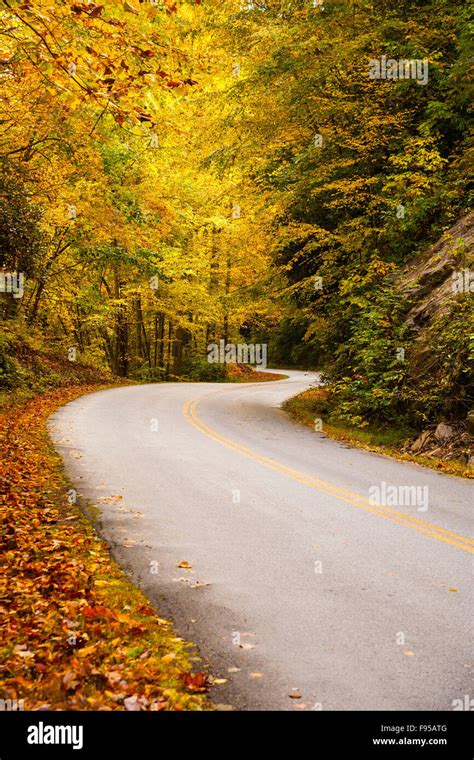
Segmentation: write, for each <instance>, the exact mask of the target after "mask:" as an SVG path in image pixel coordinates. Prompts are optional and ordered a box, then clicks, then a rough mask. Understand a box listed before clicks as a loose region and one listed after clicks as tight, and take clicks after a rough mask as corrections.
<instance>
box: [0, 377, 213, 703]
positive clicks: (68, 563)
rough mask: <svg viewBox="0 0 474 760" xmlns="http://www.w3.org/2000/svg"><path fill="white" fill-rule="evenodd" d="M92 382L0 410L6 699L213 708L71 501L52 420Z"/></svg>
mask: <svg viewBox="0 0 474 760" xmlns="http://www.w3.org/2000/svg"><path fill="white" fill-rule="evenodd" d="M94 389H96V386H91V387H78V386H75V387H68V388H62V389H58V390H54V391H52V392H49V393H47V394H45V395H42V396H36V397H34V398H31V399H29V400H28V401H27V402H26V403H23V404H21V405H16V406H15V405H14V406H12V407H10V408H9V409H8V410H7V411H6V412H5V413H4V414H3V415H2V417H3V419H2V420H1V422H2V429H3V431H4V436H3V437H4V440H3V444H2V447H3V451H4V456H3V462H2V466H1V470H0V474H1V483H2V493H3V497H2V509H1V518H0V519H1V531H0V535H1V538H0V546H1V559H0V568H1V569H0V572H1V581H0V624H1V627H2V634H3V635H2V641H1V644H0V698H2V699H17V700H20V699H22V700H24V709H25V710H34V709H38V708H40V707H43V708H49V709H53V710H55V709H72V710H140V709H141V710H201V709H209V705H208V703H207V701H206V697H205V695H204V692H205V691H206V688H207V686H206V685H207V678H206V676H205V674H203V673H200V672H198V673H194V674H192V673H191V661H192V659H193V660H195V659H196V658H195V657H192V651H191V650H190V647H189V645H188V644H186V643H185V642H184V641H183V640H182V639H180V638H179V637H177V636H176V635H175V634H174V632H173V629H172V626H171V624H170V623H169V622H167V621H166V620H162V619H161V618H159V617H158V614H157V612H156V610H155V609H153V608H152V607H151V606H150V603H149V601H148V600H147V598H146V597H145V596H144V595H143V594H142V593H141V592H140V591H139V590H137V589H136V588H135V587H134V586H133V585H132V583H131V582H130V581H129V580H128V579H127V577H126V576H125V574H124V573H123V572H122V570H121V569H120V568H119V567H118V565H117V564H116V563H115V562H114V560H113V559H112V558H111V556H110V554H109V550H108V547H107V545H106V544H105V543H104V541H102V540H101V539H100V538H99V537H98V536H97V534H96V533H95V532H94V530H93V528H92V526H91V525H90V524H89V523H88V521H87V520H86V519H85V517H84V516H83V515H82V513H81V511H80V509H79V507H78V506H76V505H73V504H69V503H68V499H67V490H68V485H67V482H66V480H65V477H64V474H63V472H62V467H61V460H60V458H59V456H58V455H57V454H56V453H55V452H54V449H53V448H52V445H51V443H50V441H49V438H48V436H47V432H46V429H45V424H46V421H47V419H48V417H49V416H50V415H51V414H52V412H53V411H54V410H55V409H56V408H57V407H58V406H61V405H62V404H64V403H67V402H68V401H71V400H72V399H74V398H76V397H77V396H79V395H81V394H83V393H85V392H88V391H92V390H94Z"/></svg>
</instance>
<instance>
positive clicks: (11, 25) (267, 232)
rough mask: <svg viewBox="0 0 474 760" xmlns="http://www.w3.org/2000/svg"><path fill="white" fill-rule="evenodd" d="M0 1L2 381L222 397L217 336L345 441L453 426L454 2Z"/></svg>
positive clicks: (466, 353) (457, 84) (463, 374)
mask: <svg viewBox="0 0 474 760" xmlns="http://www.w3.org/2000/svg"><path fill="white" fill-rule="evenodd" d="M1 10H2V14H1V43H0V65H1V69H0V72H1V73H0V77H1V101H0V109H1V111H0V197H1V210H0V252H1V262H0V266H1V268H2V276H1V283H0V284H1V289H2V291H3V292H2V294H1V295H0V299H1V310H2V337H1V343H0V355H1V356H0V371H1V381H2V384H3V385H4V387H5V388H6V389H11V388H14V387H15V386H17V385H21V384H22V383H23V384H28V383H30V382H33V379H32V377H31V374H34V370H32V369H31V366H30V367H29V369H28V365H27V363H26V364H25V363H24V362H23V363H22V361H21V357H22V356H24V357H25V356H28V355H29V352H31V351H36V352H39V353H42V354H43V355H48V354H49V355H51V354H54V355H62V356H64V358H65V359H67V360H69V361H71V362H77V363H78V364H87V365H93V366H96V367H99V368H105V367H108V368H109V370H110V372H111V373H113V374H114V375H118V376H122V377H127V378H131V379H133V380H138V381H144V382H148V381H161V380H170V379H171V380H176V379H177V378H183V379H194V380H213V379H215V380H222V379H225V367H222V366H220V365H218V364H216V365H211V364H209V363H208V361H207V347H208V346H209V344H210V343H213V342H214V343H216V342H219V341H220V340H223V341H224V342H225V343H227V342H228V341H231V342H233V343H242V342H245V343H248V344H250V343H258V344H262V343H265V344H268V362H269V365H270V366H275V367H278V366H280V367H289V366H300V367H311V368H317V369H319V370H321V371H322V372H323V373H324V377H325V379H326V380H327V382H328V387H329V388H330V389H331V391H330V395H329V396H328V397H327V399H326V401H327V403H328V404H329V409H328V413H332V414H336V415H337V416H338V418H339V419H341V420H344V421H345V422H346V423H349V424H351V425H358V426H363V425H366V424H368V422H369V421H370V422H374V421H375V422H376V423H378V424H387V425H391V424H393V423H394V422H396V423H398V424H400V425H404V424H406V425H408V426H411V427H412V428H414V429H415V430H416V429H422V428H423V426H424V425H425V424H427V423H435V422H437V421H439V420H441V419H443V420H444V419H448V420H449V419H455V418H457V419H465V418H466V416H467V414H468V412H469V408H470V405H471V404H472V387H473V376H472V358H473V356H474V347H473V342H472V341H473V340H474V336H473V335H472V332H473V327H472V325H473V322H474V320H473V314H474V307H473V298H472V292H473V284H472V278H471V273H470V269H469V267H470V266H471V267H472V268H473V269H474V266H473V263H472V250H471V251H470V248H469V244H470V242H471V243H472V232H471V230H472V223H470V218H471V217H470V215H469V210H470V201H471V195H470V192H472V190H471V191H470V186H469V159H470V158H472V141H470V139H469V125H470V120H469V115H470V113H469V103H470V95H471V93H472V69H471V70H470V65H471V60H470V55H469V42H470V41H471V35H472V12H470V10H469V7H468V4H467V3H466V4H465V3H463V2H455V1H454V0H417V1H416V2H413V1H409V0H396V1H395V0H384V2H383V3H378V2H371V1H370V0H327V2H326V0H324V2H323V0H281V1H278V0H268V2H258V1H257V2H239V0H221V1H220V2H214V3H212V2H208V1H207V0H202V2H201V1H198V0H179V1H178V2H174V0H155V1H154V2H153V1H152V0H149V1H148V2H145V1H144V2H138V0H130V2H128V1H127V2H118V1H116V0H108V1H107V2H104V4H96V3H94V2H66V0H3V1H2V3H1ZM456 225H457V226H456ZM453 230H454V231H453ZM427 261H428V262H429V263H431V265H433V261H435V263H436V262H439V261H442V263H443V266H442V267H440V266H431V270H430V276H429V277H428V276H426V277H425V274H426V271H425V270H426V267H427ZM440 272H441V275H440ZM456 278H457V279H456ZM459 282H461V285H459ZM443 283H444V285H445V287H440V286H442V285H443ZM446 283H448V286H447V287H446ZM451 283H452V284H453V286H452V287H451V285H450V284H451ZM456 283H458V285H457V286H456V287H455V286H454V285H455V284H456ZM427 294H428V295H429V297H430V309H429V315H428V316H427V313H426V310H425V311H423V313H422V314H421V316H420V314H419V313H418V314H415V312H416V310H417V304H419V303H420V302H421V301H422V300H423V298H426V297H427ZM418 311H419V310H418ZM470 333H471V334H470Z"/></svg>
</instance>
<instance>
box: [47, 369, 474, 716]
mask: <svg viewBox="0 0 474 760" xmlns="http://www.w3.org/2000/svg"><path fill="white" fill-rule="evenodd" d="M287 374H288V379H287V380H281V381H277V382H266V383H252V384H225V385H223V384H212V383H200V384H197V383H189V384H178V383H176V384H174V383H171V384H157V385H142V386H127V387H123V388H117V389H112V390H106V391H100V392H98V393H94V394H91V395H87V396H83V397H81V398H79V399H77V400H76V401H73V402H72V403H70V404H68V405H67V406H65V407H63V408H62V409H60V410H59V411H58V412H57V413H56V414H55V415H54V416H53V417H52V418H51V420H50V432H51V435H52V437H53V440H54V442H55V445H56V448H57V449H58V451H59V452H60V453H61V455H62V457H63V459H64V461H65V464H66V470H67V472H68V474H69V477H70V479H71V481H72V483H73V485H74V487H75V489H76V490H77V493H78V497H79V498H80V499H81V500H82V501H83V503H84V504H87V503H88V504H93V505H97V506H98V507H100V523H101V527H100V530H101V533H102V535H103V536H104V537H105V538H106V539H107V540H108V542H109V543H110V545H111V546H112V549H113V553H114V556H115V557H116V559H117V560H118V562H119V563H120V564H121V565H122V566H123V567H124V568H125V569H126V570H127V571H128V572H129V573H130V574H131V576H132V577H133V579H134V580H135V581H136V582H137V583H138V584H139V585H140V586H141V588H143V589H144V591H145V592H146V594H147V595H148V596H149V598H150V599H151V600H152V601H153V602H154V603H156V605H157V606H158V608H159V611H160V613H161V614H162V615H163V616H167V615H169V616H170V617H171V618H172V619H173V620H174V621H175V624H176V628H177V630H178V632H179V634H180V635H181V636H183V637H185V638H187V639H189V640H191V641H193V642H195V643H196V644H197V645H198V647H199V650H200V653H201V656H202V657H203V658H204V659H205V660H207V661H208V662H209V664H210V668H211V671H212V673H213V676H214V677H215V678H218V679H222V680H224V679H226V682H225V683H222V684H220V685H216V686H215V688H214V689H213V692H212V698H213V700H214V702H215V703H218V704H220V705H222V706H223V707H224V706H226V705H231V706H232V707H233V708H234V709H253V710H261V709H277V710H295V709H305V710H320V709H323V710H357V709H359V710H402V709H403V710H445V709H446V710H451V709H453V700H458V699H459V700H463V699H464V697H465V695H469V694H471V696H472V691H473V689H472V673H473V666H474V655H473V653H472V618H473V616H472V612H473V605H472V601H473V596H472V554H473V552H474V540H473V539H469V538H468V536H469V533H470V528H471V527H472V508H473V491H474V489H473V484H472V481H468V480H463V479H461V478H454V477H449V476H445V475H441V474H438V473H436V472H434V471H433V470H429V469H425V468H422V467H419V466H417V465H414V464H409V463H403V462H399V461H395V460H392V459H390V458H388V457H384V456H379V455H377V454H372V453H369V452H366V451H362V450H358V449H353V448H351V447H348V446H346V445H344V444H341V443H338V442H336V441H333V440H330V439H329V438H326V437H325V436H324V434H322V433H318V432H314V431H312V430H310V429H309V428H306V427H304V426H301V425H299V424H297V423H296V422H293V421H292V420H291V419H289V418H288V416H287V415H286V414H285V413H284V412H283V411H282V410H281V409H280V404H281V403H282V402H283V401H284V400H285V399H287V398H289V397H291V396H293V395H295V394H297V393H299V392H301V391H302V390H304V389H305V388H307V387H309V386H310V385H312V384H314V382H316V381H317V377H316V376H315V375H311V374H309V373H303V372H297V371H288V372H287ZM384 483H385V484H386V486H383V484H384ZM389 486H397V488H398V487H400V486H402V487H403V486H410V487H413V486H417V487H418V489H419V490H418V491H417V493H420V494H422V493H423V494H424V495H426V496H427V501H423V502H422V503H421V502H420V503H419V504H418V506H416V505H406V504H405V505H404V506H386V504H385V503H378V502H376V501H374V498H373V490H371V489H373V488H374V487H378V488H380V489H382V490H381V493H383V489H384V488H387V487H389ZM399 492H400V493H403V489H402V491H400V489H399V490H398V491H397V493H399ZM371 494H372V497H371ZM183 563H184V565H185V566H184V567H181V568H180V567H178V565H179V564H183ZM186 563H188V564H189V566H190V567H187V566H186ZM455 704H456V703H455Z"/></svg>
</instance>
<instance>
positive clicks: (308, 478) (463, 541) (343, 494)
mask: <svg viewBox="0 0 474 760" xmlns="http://www.w3.org/2000/svg"><path fill="white" fill-rule="evenodd" d="M231 390H232V391H233V390H235V389H234V388H232V389H231ZM226 392H229V389H226V390H225V391H220V393H226ZM210 395H216V394H215V392H214V394H209V393H207V394H205V395H203V396H199V397H197V398H194V399H190V400H189V401H186V403H185V404H184V406H183V415H184V417H185V418H186V420H187V421H188V422H190V423H191V425H193V427H195V428H196V429H197V430H199V431H200V432H201V433H203V434H204V435H206V436H207V437H208V438H211V439H212V440H213V441H216V442H217V443H220V444H221V445H223V446H226V447H227V448H230V449H232V450H233V451H237V452H238V453H239V454H242V455H243V456H246V457H248V458H249V459H252V460H253V461H255V462H258V463H259V464H262V465H263V466H265V467H267V468H268V469H271V470H274V471H275V472H278V473H280V474H282V475H286V476H287V477H289V478H292V479H293V480H296V481H298V482H299V483H303V484H304V485H307V486H309V487H310V488H314V489H316V490H318V491H322V492H323V493H326V494H329V495H330V496H334V497H335V498H336V499H339V500H341V501H344V502H345V503H346V504H352V505H353V506H355V507H359V508H360V509H364V510H366V511H367V512H372V513H373V514H375V515H378V516H379V517H385V518H386V519H388V520H392V521H393V522H397V523H400V524H401V525H405V526H406V527H408V528H412V529H413V530H416V531H418V532H419V533H423V534H424V535H426V536H429V537H430V538H435V539H437V540H438V541H443V542H444V543H447V544H450V545H451V546H456V547H457V548H459V549H463V550H464V551H466V552H470V553H474V539H472V538H468V537H467V536H462V535H460V534H458V533H454V532H453V531H450V530H447V529H446V528H442V527H440V526H439V525H434V524H433V523H430V522H427V521H426V520H422V519H420V518H419V517H414V516H413V515H408V514H406V513H404V512H399V511H398V510H396V509H393V508H392V507H388V506H385V505H382V504H375V503H372V501H369V499H366V498H365V497H363V496H359V495H358V494H356V493H354V492H353V491H349V490H347V489H345V488H340V487H339V486H336V485H334V484H332V483H328V482H327V481H325V480H321V479H320V478H317V477H315V476H313V475H309V474H308V473H305V472H301V471H300V470H296V469H295V468H293V467H288V466H287V465H285V464H283V463H281V462H278V461H277V460H276V459H272V458H271V457H267V456H264V455H263V454H259V453H258V452H257V451H254V450H252V449H249V448H248V447H247V446H243V445H242V444H240V443H237V442H236V441H233V440H231V439H230V438H226V437H225V436H224V435H221V434H220V433H218V432H217V430H214V429H213V428H211V427H209V425H207V424H206V423H205V422H204V421H203V420H202V419H201V418H200V417H199V416H198V414H197V411H196V409H197V405H198V403H199V402H200V401H202V400H204V399H205V398H207V397H208V396H210Z"/></svg>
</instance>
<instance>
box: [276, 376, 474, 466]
mask: <svg viewBox="0 0 474 760" xmlns="http://www.w3.org/2000/svg"><path fill="white" fill-rule="evenodd" d="M282 408H283V409H284V410H285V411H287V412H288V413H289V414H290V415H291V417H293V419H295V420H297V421H298V422H301V423H303V424H304V425H307V426H308V427H310V428H312V429H314V427H315V420H316V419H320V420H322V422H323V432H324V433H325V434H326V435H327V436H329V437H330V438H334V439H335V440H337V441H343V442H345V443H348V444H350V445H352V446H357V447H359V448H363V449H366V450H367V451H374V452H376V453H378V454H386V455H388V456H391V457H394V458H396V459H400V460H402V461H405V462H416V463H417V464H421V465H424V466H425V467H430V468H432V469H435V470H438V471H442V472H443V473H446V474H449V475H458V476H461V477H467V478H473V477H474V468H473V467H472V466H469V465H467V464H464V463H462V462H457V461H444V460H440V459H436V458H435V457H424V456H417V455H415V454H412V453H410V452H406V451H402V447H403V445H404V444H405V443H406V440H407V439H408V438H412V437H413V436H415V435H416V434H417V431H414V430H411V429H410V428H406V427H405V428H404V427H397V426H395V425H394V426H390V427H386V428H383V427H380V426H378V427H376V426H375V425H369V426H368V427H365V428H356V427H352V426H349V425H347V424H346V423H343V422H342V421H340V420H338V419H337V418H334V417H333V416H331V409H330V406H329V403H328V391H327V389H326V388H310V389H309V390H307V391H304V392H303V393H300V394H299V395H298V396H294V397H293V398H291V399H288V401H285V403H284V404H283V405H282ZM327 420H329V421H327Z"/></svg>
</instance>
